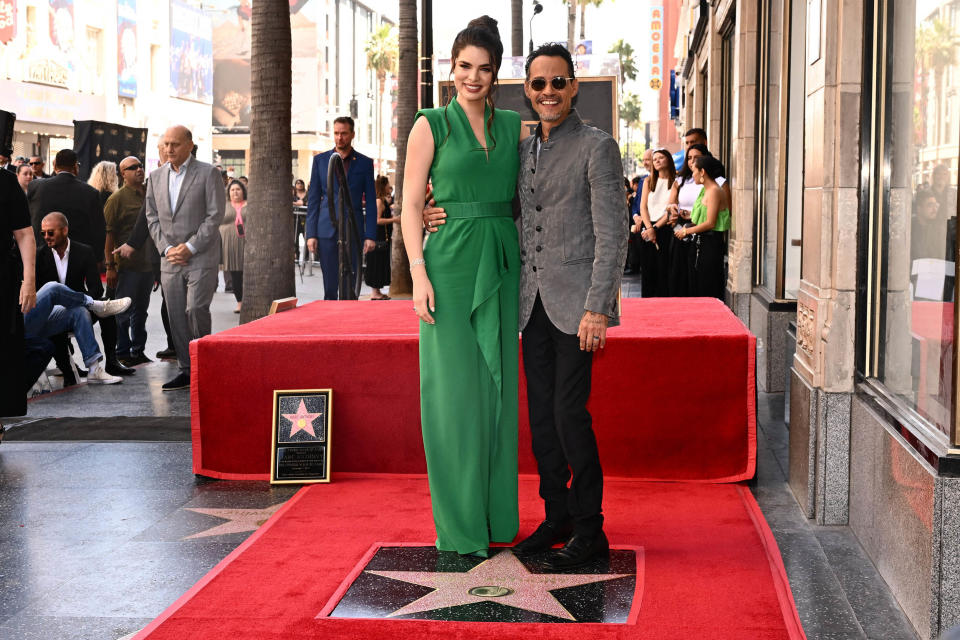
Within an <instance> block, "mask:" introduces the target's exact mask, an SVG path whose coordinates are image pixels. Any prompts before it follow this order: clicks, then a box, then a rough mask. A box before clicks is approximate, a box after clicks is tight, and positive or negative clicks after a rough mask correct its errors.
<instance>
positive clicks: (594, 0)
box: [580, 0, 603, 41]
mask: <svg viewBox="0 0 960 640" xmlns="http://www.w3.org/2000/svg"><path fill="white" fill-rule="evenodd" d="M588 4H589V5H593V6H594V7H599V6H600V5H601V4H603V0H580V40H581V41H582V40H586V39H587V35H586V24H587V5H588Z"/></svg>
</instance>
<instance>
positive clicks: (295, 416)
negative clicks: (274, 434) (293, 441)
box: [282, 398, 320, 438]
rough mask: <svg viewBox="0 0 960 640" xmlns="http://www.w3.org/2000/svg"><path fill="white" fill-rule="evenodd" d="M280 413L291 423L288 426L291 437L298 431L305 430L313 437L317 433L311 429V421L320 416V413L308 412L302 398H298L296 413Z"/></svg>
mask: <svg viewBox="0 0 960 640" xmlns="http://www.w3.org/2000/svg"><path fill="white" fill-rule="evenodd" d="M282 415H283V417H284V418H286V419H287V420H289V421H290V423H291V424H292V425H293V426H292V427H291V428H290V437H291V438H292V437H293V435H294V434H295V433H297V432H298V431H305V432H307V433H309V434H310V435H311V436H313V437H314V438H316V437H317V434H316V433H315V432H314V431H313V421H314V420H316V419H317V418H318V417H320V414H319V413H310V412H308V411H307V405H305V404H304V403H303V398H301V399H300V406H299V407H298V408H297V412H296V413H284V414H282Z"/></svg>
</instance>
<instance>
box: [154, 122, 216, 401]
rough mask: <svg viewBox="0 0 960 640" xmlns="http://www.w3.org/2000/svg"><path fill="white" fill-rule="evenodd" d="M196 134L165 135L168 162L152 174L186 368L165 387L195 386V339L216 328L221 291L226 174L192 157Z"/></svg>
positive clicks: (164, 277)
mask: <svg viewBox="0 0 960 640" xmlns="http://www.w3.org/2000/svg"><path fill="white" fill-rule="evenodd" d="M193 148H194V144H193V134H191V133H190V130H189V129H187V128H186V127H184V126H179V125H178V126H174V127H170V128H169V129H167V130H166V132H164V134H163V155H162V156H161V157H162V158H163V159H164V160H166V164H164V165H163V166H162V167H160V168H159V169H157V170H155V171H153V172H152V173H151V174H150V181H149V183H148V185H147V193H146V215H147V227H148V228H149V230H150V237H151V238H152V239H153V243H154V244H155V245H156V247H157V249H158V250H159V251H160V254H161V256H162V258H161V260H160V283H161V285H162V286H163V292H164V295H165V296H166V299H167V311H168V312H169V314H170V329H171V333H172V334H173V344H174V347H175V348H176V351H177V362H178V364H179V365H180V371H179V373H178V374H177V375H176V377H174V378H173V379H172V380H170V381H169V382H167V383H166V384H164V385H163V387H162V388H163V390H164V391H174V390H177V389H189V388H190V347H189V345H190V341H191V340H196V339H198V338H202V337H203V336H205V335H208V334H209V333H210V330H211V319H210V302H211V300H213V293H214V291H216V289H217V272H218V266H219V264H220V222H221V221H222V220H223V213H224V207H225V206H226V193H225V192H224V189H223V182H222V178H221V177H220V172H219V171H217V169H216V168H215V167H214V166H213V165H210V164H207V163H206V162H200V161H199V160H197V159H196V158H193V157H192V156H191V152H192V151H193Z"/></svg>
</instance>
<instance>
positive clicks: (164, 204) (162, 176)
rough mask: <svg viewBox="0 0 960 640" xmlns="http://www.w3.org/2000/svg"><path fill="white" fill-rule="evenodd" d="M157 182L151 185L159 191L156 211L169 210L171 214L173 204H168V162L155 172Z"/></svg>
mask: <svg viewBox="0 0 960 640" xmlns="http://www.w3.org/2000/svg"><path fill="white" fill-rule="evenodd" d="M157 178H158V180H157V184H155V185H153V188H154V189H156V190H157V191H159V193H157V196H158V199H159V203H158V204H157V210H158V211H169V212H170V215H173V206H172V205H171V204H170V164H169V163H168V164H165V165H163V167H162V168H161V169H160V173H159V174H157Z"/></svg>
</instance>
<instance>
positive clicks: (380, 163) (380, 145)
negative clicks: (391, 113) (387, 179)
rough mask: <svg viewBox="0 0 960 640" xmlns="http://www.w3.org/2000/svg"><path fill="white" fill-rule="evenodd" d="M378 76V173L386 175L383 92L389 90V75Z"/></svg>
mask: <svg viewBox="0 0 960 640" xmlns="http://www.w3.org/2000/svg"><path fill="white" fill-rule="evenodd" d="M377 76H378V78H377V80H378V81H379V82H378V85H379V87H380V91H379V92H378V93H377V171H378V172H379V173H381V174H386V173H387V172H386V171H384V170H383V92H384V91H386V88H387V74H386V73H378V74H377Z"/></svg>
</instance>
